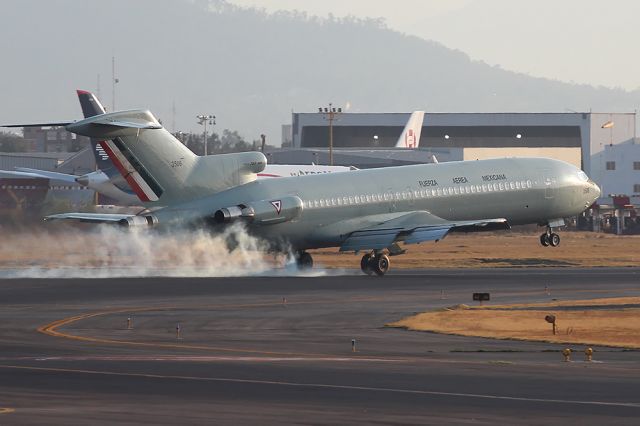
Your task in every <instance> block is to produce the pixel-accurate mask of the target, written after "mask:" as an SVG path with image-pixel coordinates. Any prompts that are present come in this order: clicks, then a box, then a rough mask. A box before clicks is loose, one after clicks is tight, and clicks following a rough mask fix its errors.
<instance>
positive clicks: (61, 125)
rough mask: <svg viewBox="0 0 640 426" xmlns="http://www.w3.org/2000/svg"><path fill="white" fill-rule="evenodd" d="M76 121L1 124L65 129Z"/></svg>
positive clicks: (3, 125)
mask: <svg viewBox="0 0 640 426" xmlns="http://www.w3.org/2000/svg"><path fill="white" fill-rule="evenodd" d="M71 123H74V121H56V122H55V123H32V124H0V127H64V126H68V125H69V124H71Z"/></svg>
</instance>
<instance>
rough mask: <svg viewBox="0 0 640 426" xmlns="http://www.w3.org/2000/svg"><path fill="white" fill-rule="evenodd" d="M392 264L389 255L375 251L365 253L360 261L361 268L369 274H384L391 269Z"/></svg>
mask: <svg viewBox="0 0 640 426" xmlns="http://www.w3.org/2000/svg"><path fill="white" fill-rule="evenodd" d="M390 265H391V264H390V262H389V256H387V255H386V254H382V253H376V252H375V251H374V252H372V253H367V254H365V255H364V256H362V260H361V261H360V269H362V272H364V273H365V274H367V275H373V274H376V275H379V276H383V275H384V274H386V273H387V271H388V270H389V266H390Z"/></svg>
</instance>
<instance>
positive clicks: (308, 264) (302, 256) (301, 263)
mask: <svg viewBox="0 0 640 426" xmlns="http://www.w3.org/2000/svg"><path fill="white" fill-rule="evenodd" d="M296 264H297V265H298V269H300V270H301V271H308V270H309V269H311V268H313V257H311V255H310V254H309V253H307V252H306V251H303V252H302V253H299V254H298V255H297V256H296Z"/></svg>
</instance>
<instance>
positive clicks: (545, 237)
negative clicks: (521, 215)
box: [540, 233, 551, 247]
mask: <svg viewBox="0 0 640 426" xmlns="http://www.w3.org/2000/svg"><path fill="white" fill-rule="evenodd" d="M540 244H542V245H543V246H545V247H549V244H551V241H549V234H547V233H544V234H542V235H540Z"/></svg>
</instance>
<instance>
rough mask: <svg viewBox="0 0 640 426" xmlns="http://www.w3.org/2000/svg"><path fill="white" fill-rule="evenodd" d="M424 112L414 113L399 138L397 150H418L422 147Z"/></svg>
mask: <svg viewBox="0 0 640 426" xmlns="http://www.w3.org/2000/svg"><path fill="white" fill-rule="evenodd" d="M423 120H424V111H414V112H413V113H411V116H410V117H409V121H407V125H406V126H404V130H403V131H402V133H401V134H400V137H399V138H398V142H397V143H396V148H417V147H418V145H420V133H422V121H423Z"/></svg>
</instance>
